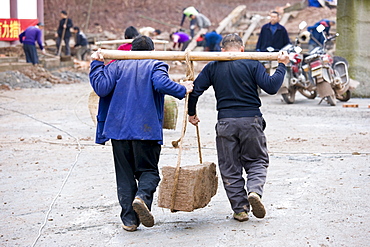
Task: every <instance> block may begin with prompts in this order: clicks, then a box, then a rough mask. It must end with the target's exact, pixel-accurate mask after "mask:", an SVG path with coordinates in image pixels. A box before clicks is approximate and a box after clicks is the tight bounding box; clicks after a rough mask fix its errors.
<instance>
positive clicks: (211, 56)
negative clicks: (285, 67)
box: [100, 50, 279, 61]
mask: <svg viewBox="0 0 370 247" xmlns="http://www.w3.org/2000/svg"><path fill="white" fill-rule="evenodd" d="M100 52H101V54H102V55H103V57H104V58H105V59H116V60H127V59H158V60H169V61H182V60H186V58H185V56H186V52H181V51H178V52H177V51H121V50H100ZM278 54H279V53H278V52H189V57H190V60H192V61H216V60H218V61H228V60H238V59H252V60H277V57H278Z"/></svg>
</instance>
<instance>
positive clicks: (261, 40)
mask: <svg viewBox="0 0 370 247" xmlns="http://www.w3.org/2000/svg"><path fill="white" fill-rule="evenodd" d="M270 18H271V19H270V22H269V23H267V24H265V25H263V26H262V28H261V32H260V36H259V37H258V41H257V45H256V51H262V52H266V51H268V50H267V47H272V48H274V50H275V51H278V50H280V49H281V48H283V47H284V46H286V45H287V44H290V39H289V35H288V32H287V30H286V29H285V27H284V26H282V25H280V23H279V21H280V15H279V13H278V12H276V11H272V12H271V13H270Z"/></svg>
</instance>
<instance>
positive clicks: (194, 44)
mask: <svg viewBox="0 0 370 247" xmlns="http://www.w3.org/2000/svg"><path fill="white" fill-rule="evenodd" d="M207 31H208V29H207V28H202V29H200V30H199V32H198V33H197V34H196V35H195V36H194V38H193V39H192V40H191V41H190V43H189V44H188V47H187V48H188V49H190V50H194V49H195V47H197V39H198V38H199V36H200V35H202V34H206V33H207Z"/></svg>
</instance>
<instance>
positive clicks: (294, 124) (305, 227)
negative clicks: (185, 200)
mask: <svg viewBox="0 0 370 247" xmlns="http://www.w3.org/2000/svg"><path fill="white" fill-rule="evenodd" d="M173 76H175V75H173ZM90 92H91V87H90V85H89V83H88V81H86V80H85V81H83V82H80V83H74V84H56V85H53V86H52V87H50V88H26V89H20V90H2V91H0V120H1V121H0V197H1V202H2V203H1V208H0V216H1V218H2V222H3V223H2V224H1V227H0V246H179V245H183V246H268V247H269V246H271V247H275V246H366V245H368V239H369V236H370V234H369V233H370V232H369V229H370V221H369V219H370V218H369V216H370V215H369V214H370V213H369V212H370V205H369V199H370V190H369V181H370V167H369V166H370V141H369V140H370V138H369V137H370V122H369V119H370V108H368V106H369V105H370V99H359V98H353V99H351V100H350V101H349V102H348V103H356V104H359V107H358V108H344V107H342V103H340V102H338V104H337V106H335V107H331V106H329V105H327V104H326V103H321V105H318V103H319V99H318V98H317V99H314V100H308V99H305V98H303V97H301V96H299V95H298V96H297V101H296V103H295V104H292V105H287V104H285V103H283V102H282V98H281V96H280V95H274V96H269V95H266V94H264V93H262V94H261V99H262V102H263V107H262V111H263V113H264V117H265V119H266V121H267V129H266V136H267V140H268V148H269V153H270V167H269V173H268V179H267V184H266V186H265V194H264V197H263V202H264V204H265V206H266V209H267V215H266V218H265V219H262V220H259V219H256V218H255V217H253V216H251V218H250V220H249V221H247V222H243V223H241V222H237V221H235V220H233V219H232V211H231V208H230V206H229V203H228V201H227V198H226V194H225V192H224V189H223V185H222V184H221V179H219V186H218V192H217V194H216V195H215V196H214V197H213V198H212V200H211V202H210V203H209V204H208V205H207V206H206V207H205V208H202V209H197V210H195V211H194V212H190V213H189V212H177V213H171V212H170V211H169V210H168V209H163V208H159V207H157V198H155V200H154V205H153V214H154V216H155V221H156V224H155V226H154V227H152V228H145V227H144V226H140V227H139V230H138V231H136V232H133V233H129V232H125V231H124V230H123V229H122V228H121V222H120V218H119V213H120V207H119V205H118V202H117V197H116V191H115V189H116V188H115V174H114V166H113V160H112V154H111V146H110V145H106V146H100V145H96V144H94V135H95V127H94V124H93V121H92V119H91V117H90V113H89V110H88V104H87V100H88V95H89V93H90ZM199 106H200V107H199V109H198V114H199V117H200V119H201V123H200V131H201V142H202V151H203V160H204V161H211V162H215V163H216V164H217V154H216V150H215V131H214V125H215V123H216V110H215V101H214V95H213V90H212V89H210V90H208V91H207V92H206V93H205V94H204V95H203V96H201V98H200V100H199ZM178 107H179V117H178V121H177V128H176V130H165V131H164V145H163V147H162V156H161V159H160V164H159V165H160V167H163V166H165V165H173V166H175V165H176V160H177V154H178V149H175V148H173V147H172V145H171V142H172V141H173V140H177V139H178V138H179V136H180V130H181V122H182V116H183V102H182V101H179V102H178ZM184 146H185V147H184V153H183V156H182V165H194V164H197V162H198V161H197V160H198V154H197V147H196V135H195V128H194V127H193V126H190V125H189V126H188V128H187V133H186V138H185V140H184ZM156 195H157V194H156ZM366 243H367V244H366Z"/></svg>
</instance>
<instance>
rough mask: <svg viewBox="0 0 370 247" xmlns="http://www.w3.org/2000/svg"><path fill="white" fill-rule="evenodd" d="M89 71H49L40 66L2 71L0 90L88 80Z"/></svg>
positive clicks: (67, 69) (47, 86)
mask: <svg viewBox="0 0 370 247" xmlns="http://www.w3.org/2000/svg"><path fill="white" fill-rule="evenodd" d="M88 81H89V77H88V72H85V71H78V70H76V69H70V68H64V69H60V70H56V71H48V70H46V69H44V68H43V67H40V66H32V67H25V68H24V69H22V70H14V71H5V72H0V90H11V89H21V88H42V87H46V88H50V87H52V85H53V84H71V83H80V82H88Z"/></svg>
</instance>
